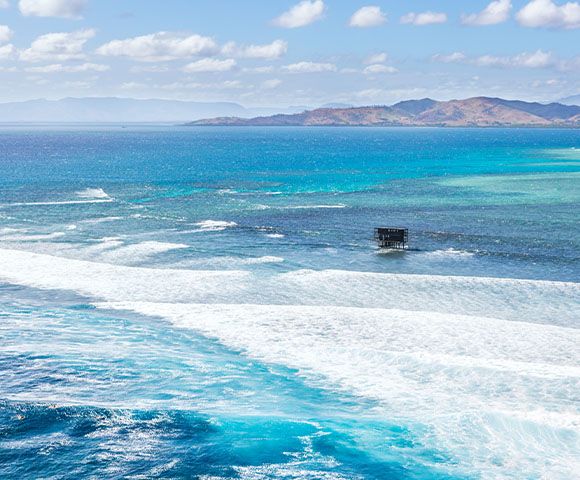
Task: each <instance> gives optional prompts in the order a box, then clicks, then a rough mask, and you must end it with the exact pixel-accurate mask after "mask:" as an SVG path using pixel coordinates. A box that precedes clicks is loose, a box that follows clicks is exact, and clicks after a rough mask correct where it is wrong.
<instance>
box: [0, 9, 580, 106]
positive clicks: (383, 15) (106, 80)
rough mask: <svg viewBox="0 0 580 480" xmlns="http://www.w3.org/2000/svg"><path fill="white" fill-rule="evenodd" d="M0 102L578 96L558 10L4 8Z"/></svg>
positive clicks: (579, 23) (564, 18)
mask: <svg viewBox="0 0 580 480" xmlns="http://www.w3.org/2000/svg"><path fill="white" fill-rule="evenodd" d="M0 81H1V82H2V89H1V90H0V101H1V102H8V101H18V100H27V99H33V98H49V99H57V98H62V97H66V96H77V97H81V96H83V97H84V96H120V97H131V98H168V99H180V100H196V101H234V102H238V103H240V104H243V105H246V106H290V105H309V106H316V105H321V104H324V103H328V102H344V103H350V104H356V105H363V104H383V103H393V102H396V101H399V100H402V99H409V98H422V97H426V96H429V97H432V98H435V99H439V100H445V99H450V98H465V97H469V96H476V95H489V96H502V97H505V98H520V99H524V100H539V101H548V100H554V99H558V98H561V97H565V96H568V95H574V94H578V93H580V4H579V3H578V2H575V1H571V2H562V1H559V0H496V1H493V2H490V1H487V0H483V1H480V0H471V1H469V2H466V1H459V0H455V1H452V0H441V1H437V2H435V1H433V0H408V1H406V2H402V1H400V0H399V1H392V0H391V1H376V0H369V1H364V0H363V1H359V0H349V1H345V0H342V1H339V0H305V1H296V0H290V1H287V0H249V1H247V2H241V1H239V0H212V1H196V0H165V1H159V0H145V1H144V0H115V1H113V0H0Z"/></svg>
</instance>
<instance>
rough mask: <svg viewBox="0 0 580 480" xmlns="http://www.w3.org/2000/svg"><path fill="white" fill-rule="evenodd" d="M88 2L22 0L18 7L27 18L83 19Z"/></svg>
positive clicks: (81, 0) (80, 0)
mask: <svg viewBox="0 0 580 480" xmlns="http://www.w3.org/2000/svg"><path fill="white" fill-rule="evenodd" d="M86 4H87V1H86V0H20V2H19V3H18V7H19V8H20V12H21V13H22V15H24V16H26V17H59V18H82V14H83V11H84V9H85V7H86Z"/></svg>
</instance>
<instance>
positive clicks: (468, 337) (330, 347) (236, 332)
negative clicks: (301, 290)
mask: <svg viewBox="0 0 580 480" xmlns="http://www.w3.org/2000/svg"><path fill="white" fill-rule="evenodd" d="M99 306H100V307H104V308H115V309H126V310H131V311H135V312H139V313H142V314H145V315H151V316H158V317H162V318H166V319H168V320H170V321H172V322H173V323H175V324H176V325H177V326H179V327H182V328H189V329H195V330H197V331H198V332H201V333H203V334H204V335H207V336H209V337H212V338H215V339H217V340H219V341H220V342H221V343H223V344H225V345H227V346H229V347H230V348H233V349H236V350H241V351H243V352H245V353H246V354H247V355H249V356H251V357H252V358H255V359H258V360H260V361H265V362H272V363H278V364H283V365H287V366H289V367H291V368H294V369H297V370H298V371H299V375H301V376H303V377H304V378H305V379H307V381H309V382H311V383H313V384H314V385H315V386H319V387H323V388H332V389H339V390H344V391H345V392H348V393H354V394H356V395H360V396H364V397H366V398H369V399H373V400H375V401H377V402H379V405H380V409H379V410H378V411H379V412H382V414H383V415H387V416H388V417H389V419H390V420H391V421H394V422H400V423H401V424H404V425H410V426H417V432H416V433H419V432H423V433H420V435H422V436H421V437H420V439H419V440H420V442H421V443H422V444H423V445H425V446H427V447H428V448H433V449H436V450H439V451H441V450H443V451H445V454H446V455H449V456H451V459H450V461H449V463H448V464H447V465H448V467H449V468H450V469H451V470H450V471H451V472H453V469H454V467H453V466H452V465H454V464H455V465H456V468H458V471H456V472H455V473H468V474H473V475H478V478H483V479H489V480H491V479H493V480H496V479H507V478H514V477H513V474H514V472H517V475H519V476H518V477H517V478H546V479H551V480H552V479H569V478H573V476H574V475H575V472H578V471H580V455H578V454H579V453H580V435H579V434H578V429H579V428H580V411H579V408H578V407H579V405H578V397H577V392H578V391H580V370H579V369H578V368H577V366H578V365H579V364H580V349H579V348H578V345H580V330H575V329H569V328H563V327H555V326H547V325H531V324H527V323H523V322H513V321H505V320H501V319H491V318H481V317H471V316H461V315H452V314H440V313H436V312H407V311H403V310H385V309H358V308H340V307H295V306H279V305H276V306H265V305H193V304H173V305H171V304H167V303H162V304H154V303H135V302H126V303H104V304H99ZM411 430H413V428H411Z"/></svg>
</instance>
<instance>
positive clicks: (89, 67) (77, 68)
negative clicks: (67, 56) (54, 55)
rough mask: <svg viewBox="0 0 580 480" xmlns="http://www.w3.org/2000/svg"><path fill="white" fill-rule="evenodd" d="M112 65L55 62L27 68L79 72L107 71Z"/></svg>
mask: <svg viewBox="0 0 580 480" xmlns="http://www.w3.org/2000/svg"><path fill="white" fill-rule="evenodd" d="M110 68H111V67H109V65H102V64H98V63H83V64H81V65H63V64H61V63H55V64H52V65H43V66H42V67H29V68H26V69H25V70H26V71H27V72H32V73H61V72H66V73H79V72H106V71H107V70H109V69H110Z"/></svg>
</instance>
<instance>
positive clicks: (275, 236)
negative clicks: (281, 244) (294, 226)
mask: <svg viewBox="0 0 580 480" xmlns="http://www.w3.org/2000/svg"><path fill="white" fill-rule="evenodd" d="M266 236H267V237H270V238H284V235H282V234H281V233H268V234H266Z"/></svg>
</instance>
